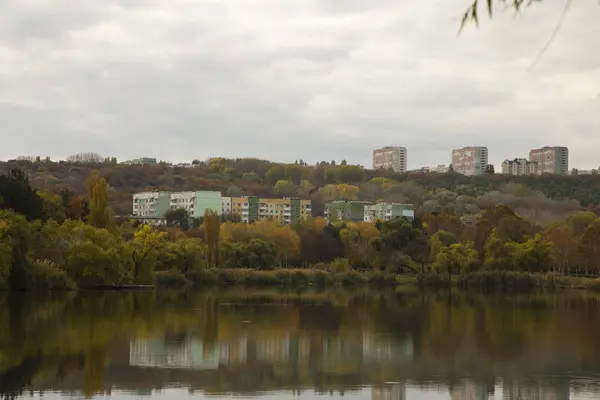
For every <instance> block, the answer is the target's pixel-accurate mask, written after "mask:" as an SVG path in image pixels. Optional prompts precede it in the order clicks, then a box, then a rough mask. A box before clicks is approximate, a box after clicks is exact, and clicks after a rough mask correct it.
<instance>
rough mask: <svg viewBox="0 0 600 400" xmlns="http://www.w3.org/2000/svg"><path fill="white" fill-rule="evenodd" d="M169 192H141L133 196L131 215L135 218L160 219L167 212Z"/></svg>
mask: <svg viewBox="0 0 600 400" xmlns="http://www.w3.org/2000/svg"><path fill="white" fill-rule="evenodd" d="M170 197H171V193H169V192H142V193H135V194H134V195H133V215H134V216H136V217H149V218H155V217H162V216H164V214H165V213H166V212H167V211H168V210H169V199H170Z"/></svg>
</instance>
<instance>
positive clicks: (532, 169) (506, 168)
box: [502, 158, 538, 176]
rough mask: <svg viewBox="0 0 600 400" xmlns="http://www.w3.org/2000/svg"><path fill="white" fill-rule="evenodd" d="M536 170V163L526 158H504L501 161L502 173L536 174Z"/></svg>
mask: <svg viewBox="0 0 600 400" xmlns="http://www.w3.org/2000/svg"><path fill="white" fill-rule="evenodd" d="M537 171H538V164H537V163H536V162H535V161H528V160H527V159H526V158H515V159H514V160H505V161H504V162H503V163H502V173H503V174H506V175H515V176H516V175H536V174H537V173H538V172H537Z"/></svg>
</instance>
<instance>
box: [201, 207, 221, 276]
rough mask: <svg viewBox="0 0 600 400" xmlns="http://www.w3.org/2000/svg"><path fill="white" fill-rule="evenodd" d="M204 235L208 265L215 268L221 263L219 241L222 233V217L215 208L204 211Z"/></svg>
mask: <svg viewBox="0 0 600 400" xmlns="http://www.w3.org/2000/svg"><path fill="white" fill-rule="evenodd" d="M202 225H203V226H204V237H205V241H206V256H207V261H208V266H209V267H210V268H214V267H216V266H218V265H219V241H220V234H221V219H220V218H219V215H218V214H217V213H216V212H214V211H213V210H206V211H205V213H204V220H203V221H202Z"/></svg>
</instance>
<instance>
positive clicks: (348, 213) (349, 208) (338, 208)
mask: <svg viewBox="0 0 600 400" xmlns="http://www.w3.org/2000/svg"><path fill="white" fill-rule="evenodd" d="M371 204H373V203H371V202H369V201H357V200H338V201H334V202H331V203H329V204H325V218H326V219H327V220H328V221H329V222H334V221H354V222H361V221H364V219H365V206H367V205H371Z"/></svg>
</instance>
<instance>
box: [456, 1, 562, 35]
mask: <svg viewBox="0 0 600 400" xmlns="http://www.w3.org/2000/svg"><path fill="white" fill-rule="evenodd" d="M541 1H542V0H473V3H471V5H470V6H469V8H467V11H466V12H465V13H464V15H463V19H462V22H461V25H460V27H461V29H462V28H463V27H464V26H465V25H466V24H467V23H468V22H473V23H475V25H478V24H479V11H480V9H481V8H485V11H487V14H488V16H489V17H490V18H492V14H493V13H494V9H495V6H494V4H501V5H503V7H504V8H506V7H509V8H512V9H513V10H514V12H515V13H518V12H519V11H521V9H522V8H523V6H529V5H531V4H532V3H534V2H541ZM566 1H567V4H570V3H571V0H566ZM484 2H485V5H484V6H483V7H482V3H484Z"/></svg>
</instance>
